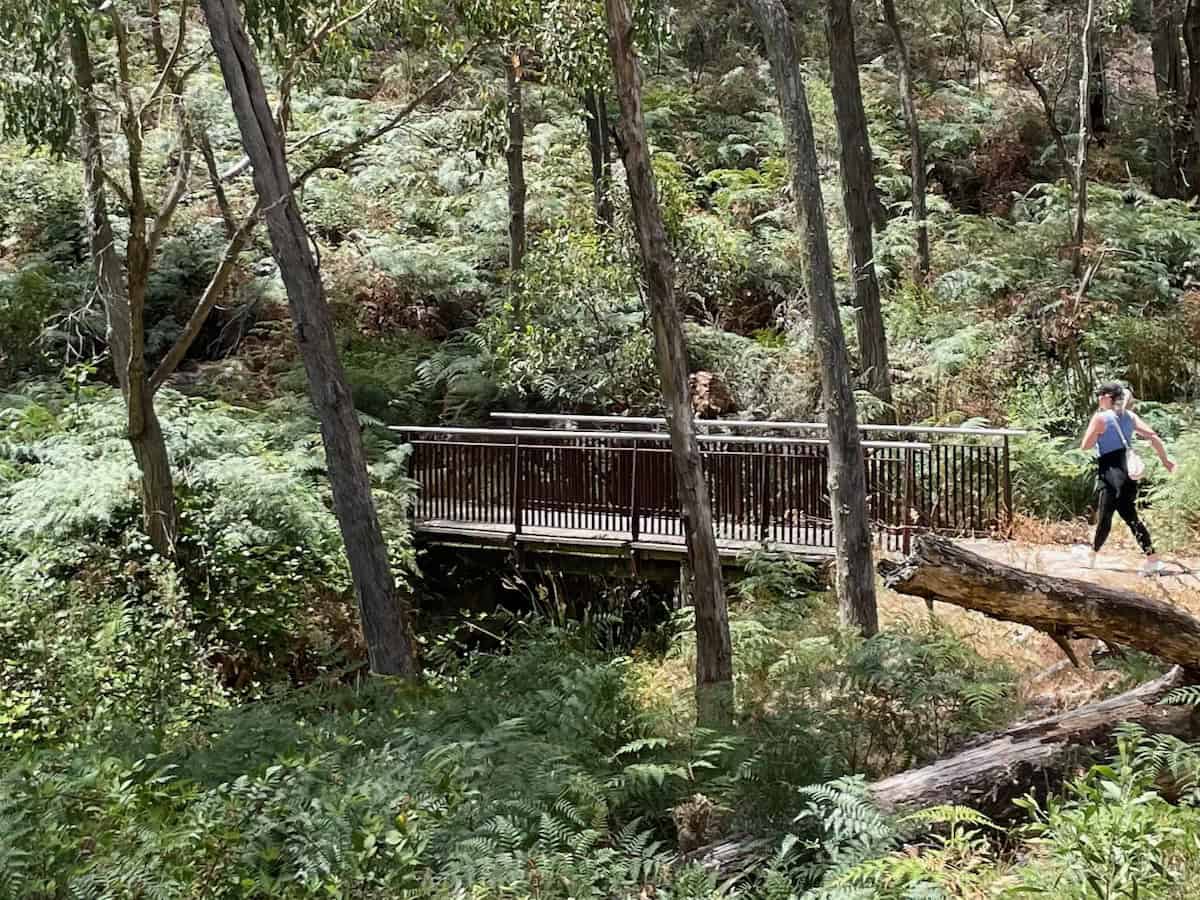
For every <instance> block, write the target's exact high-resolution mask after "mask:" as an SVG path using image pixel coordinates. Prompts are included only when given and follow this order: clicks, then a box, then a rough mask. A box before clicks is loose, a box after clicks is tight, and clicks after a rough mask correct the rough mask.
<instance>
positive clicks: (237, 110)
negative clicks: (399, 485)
mask: <svg viewBox="0 0 1200 900" xmlns="http://www.w3.org/2000/svg"><path fill="white" fill-rule="evenodd" d="M202 5H203V8H204V14H205V18H206V19H207V20H208V28H209V33H210V35H211V38H212V45H213V50H214V51H215V52H216V55H217V59H218V61H219V63H220V66H221V73H222V75H223V76H224V79H225V86H226V88H227V89H228V92H229V96H230V100H231V102H232V105H233V111H234V115H235V116H236V118H237V120H238V127H239V129H240V131H241V134H242V143H243V146H244V148H245V150H246V155H247V156H248V157H249V158H250V160H251V162H252V164H253V169H254V185H255V189H256V191H257V193H258V198H259V203H260V205H261V208H262V210H263V216H264V217H265V218H266V222H267V229H268V232H269V234H270V237H271V246H272V251H273V255H274V257H275V260H276V262H277V263H278V264H279V271H280V275H281V277H282V278H283V281H284V287H285V288H286V290H287V294H288V305H289V307H290V309H291V314H292V322H293V326H294V328H295V333H296V340H297V343H298V345H299V348H300V355H301V357H302V358H303V360H304V368H305V371H306V373H307V375H308V384H309V392H310V394H311V396H312V401H313V405H314V407H315V408H316V412H317V417H318V419H319V420H320V423H321V437H322V439H323V441H324V444H325V458H326V461H327V464H328V469H329V481H330V485H331V487H332V489H333V507H334V512H335V514H336V515H337V520H338V524H339V525H340V526H341V531H342V537H343V539H344V540H345V543H346V555H347V557H348V558H349V562H350V571H351V575H352V577H353V579H354V587H355V593H356V594H357V595H358V603H359V608H360V610H361V614H362V624H363V633H364V636H365V638H366V642H367V647H368V652H369V654H370V661H371V669H372V671H374V672H377V673H380V674H387V675H403V676H407V677H415V675H416V673H417V661H416V654H415V648H414V643H413V639H412V635H411V634H410V632H409V609H408V603H407V600H406V599H405V598H403V597H402V596H401V595H400V594H399V593H398V592H397V590H396V583H395V580H394V578H393V576H392V571H391V567H390V565H389V562H388V552H387V545H386V544H385V543H384V539H383V533H382V530H381V529H380V526H379V518H378V515H377V514H376V511H375V501H374V498H373V497H372V496H371V485H370V479H369V475H368V472H367V463H366V458H365V454H364V451H363V444H362V435H361V433H360V430H359V422H358V417H357V415H356V413H355V410H354V404H353V402H352V400H351V396H350V391H349V388H348V387H347V385H346V374H345V371H344V370H343V368H342V363H341V360H340V359H339V357H338V353H337V346H336V343H335V339H334V332H333V321H332V318H331V316H330V313H329V307H328V306H327V304H326V302H325V292H324V288H323V287H322V284H321V276H320V273H319V272H318V271H317V266H316V261H315V260H314V258H313V253H312V249H311V248H310V246H309V238H308V233H307V231H306V230H305V227H304V222H303V220H302V219H301V218H300V213H299V210H298V209H297V206H296V202H295V197H294V194H293V191H292V179H291V176H290V174H289V172H288V167H287V160H286V158H285V154H284V146H283V140H282V137H281V136H280V134H279V131H278V129H277V127H276V123H275V120H274V118H273V116H272V114H271V108H270V105H269V104H268V102H267V94H266V89H265V87H264V85H263V80H262V75H261V74H260V72H259V68H258V62H257V60H256V59H255V54H254V50H253V48H252V47H251V44H250V40H249V38H248V37H247V36H246V32H245V29H244V27H243V25H242V20H241V15H240V13H239V11H238V8H237V3H236V0H203V2H202Z"/></svg>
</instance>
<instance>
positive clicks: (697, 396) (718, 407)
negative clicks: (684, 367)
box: [688, 372, 737, 419]
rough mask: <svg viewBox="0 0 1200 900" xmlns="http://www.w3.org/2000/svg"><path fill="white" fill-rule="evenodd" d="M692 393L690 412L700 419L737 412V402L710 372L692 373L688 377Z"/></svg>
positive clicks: (723, 383)
mask: <svg viewBox="0 0 1200 900" xmlns="http://www.w3.org/2000/svg"><path fill="white" fill-rule="evenodd" d="M688 386H689V388H690V389H691V393H692V410H693V411H694V412H695V413H696V415H697V417H699V418H701V419H715V418H717V417H718V416H724V415H728V414H729V413H734V412H737V401H736V400H734V399H733V394H732V393H730V391H729V388H728V387H726V385H725V382H723V381H722V380H721V379H720V378H719V377H718V376H716V375H714V374H713V373H712V372H693V373H692V374H691V375H689V376H688Z"/></svg>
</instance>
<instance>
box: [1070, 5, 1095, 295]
mask: <svg viewBox="0 0 1200 900" xmlns="http://www.w3.org/2000/svg"><path fill="white" fill-rule="evenodd" d="M1095 26H1096V0H1087V6H1086V11H1085V12H1084V20H1083V26H1082V29H1081V31H1080V38H1079V40H1080V48H1079V49H1080V57H1079V58H1080V69H1081V72H1080V75H1079V144H1078V146H1077V147H1076V149H1075V221H1074V227H1073V229H1072V240H1071V273H1072V274H1073V275H1074V276H1075V278H1076V279H1079V278H1081V277H1082V276H1083V236H1084V229H1085V228H1086V226H1087V206H1088V187H1087V169H1088V139H1089V137H1090V134H1091V127H1090V119H1091V116H1090V114H1089V113H1090V99H1091V89H1092V74H1091V66H1092V45H1093V43H1094V40H1095ZM1081 290H1082V289H1081Z"/></svg>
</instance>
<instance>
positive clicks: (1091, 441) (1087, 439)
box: [1079, 413, 1104, 450]
mask: <svg viewBox="0 0 1200 900" xmlns="http://www.w3.org/2000/svg"><path fill="white" fill-rule="evenodd" d="M1102 434H1104V416H1102V415H1101V414H1100V413H1096V414H1095V415H1094V416H1092V421H1091V422H1089V423H1088V430H1087V432H1086V433H1085V434H1084V436H1083V442H1082V443H1081V444H1080V445H1079V449H1080V450H1091V449H1092V448H1093V447H1095V446H1096V441H1098V440H1100V435H1102Z"/></svg>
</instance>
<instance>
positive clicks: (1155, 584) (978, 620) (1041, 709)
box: [879, 529, 1200, 715]
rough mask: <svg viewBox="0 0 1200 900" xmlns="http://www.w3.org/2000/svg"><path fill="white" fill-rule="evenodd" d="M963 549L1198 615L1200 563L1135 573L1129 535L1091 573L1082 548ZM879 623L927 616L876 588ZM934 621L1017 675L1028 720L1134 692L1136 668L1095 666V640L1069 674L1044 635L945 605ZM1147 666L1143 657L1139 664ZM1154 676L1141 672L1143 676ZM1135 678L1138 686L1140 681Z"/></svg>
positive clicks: (1011, 545) (1020, 544) (1173, 563)
mask: <svg viewBox="0 0 1200 900" xmlns="http://www.w3.org/2000/svg"><path fill="white" fill-rule="evenodd" d="M962 545H963V546H965V547H967V548H968V549H970V550H972V551H974V552H976V553H979V554H980V555H982V556H986V557H988V558H989V559H994V560H996V561H998V562H1003V563H1006V564H1008V565H1012V566H1016V567H1018V568H1022V569H1026V570H1028V571H1030V572H1040V573H1043V574H1046V575H1055V576H1059V577H1063V578H1077V579H1081V580H1086V581H1095V582H1097V583H1100V584H1103V585H1107V586H1109V587H1113V588H1120V589H1123V590H1129V591H1135V592H1137V593H1141V594H1144V595H1147V596H1153V597H1157V598H1160V599H1163V600H1167V601H1169V602H1171V603H1174V604H1176V605H1177V606H1180V607H1183V608H1185V609H1187V610H1188V611H1189V612H1192V613H1194V614H1196V615H1200V559H1196V558H1191V557H1177V556H1172V555H1169V554H1164V555H1163V557H1162V559H1163V562H1164V563H1165V564H1166V565H1167V572H1166V573H1165V574H1164V575H1162V576H1160V577H1156V578H1146V577H1143V576H1142V575H1140V574H1139V573H1138V568H1139V566H1141V564H1142V557H1141V555H1140V554H1139V553H1138V552H1137V549H1136V547H1135V546H1134V544H1133V541H1132V539H1131V538H1129V537H1128V535H1125V534H1121V535H1117V534H1116V533H1115V529H1114V535H1113V538H1112V539H1110V543H1109V545H1108V546H1106V547H1105V549H1104V551H1103V552H1101V553H1100V554H1099V555H1098V556H1097V558H1096V565H1095V567H1094V568H1089V567H1088V564H1087V547H1086V546H1085V545H1083V544H1075V545H1068V544H1063V543H1042V542H1034V541H1025V540H1012V541H992V540H972V541H963V542H962ZM879 603H880V617H881V620H882V622H883V624H884V625H886V624H888V623H890V622H895V621H898V620H904V619H910V620H911V619H912V618H913V617H914V616H919V615H923V614H924V613H925V604H924V601H922V600H919V599H916V598H913V597H905V596H902V595H900V594H897V593H894V592H892V591H889V590H886V589H884V590H882V591H881V594H880V598H879ZM933 615H935V616H936V617H937V618H938V619H939V620H940V621H941V622H942V623H944V624H947V625H949V626H950V628H951V629H952V630H953V631H954V632H955V633H956V634H958V635H959V636H960V637H962V638H963V639H964V640H965V641H967V643H969V644H970V645H971V646H973V647H974V648H975V649H976V650H977V651H978V652H979V653H980V654H981V655H983V656H984V657H987V658H989V659H996V660H1002V661H1003V662H1005V663H1007V664H1008V665H1009V666H1011V667H1012V668H1013V669H1014V670H1015V671H1016V672H1017V673H1018V675H1019V678H1020V682H1019V686H1020V692H1021V699H1022V700H1023V702H1024V703H1025V704H1026V705H1027V707H1028V709H1029V712H1030V714H1031V715H1035V714H1039V713H1045V714H1051V713H1055V712H1058V711H1060V710H1065V709H1070V708H1072V707H1075V706H1080V705H1082V704H1084V703H1088V702H1090V701H1092V700H1096V699H1100V698H1101V697H1103V696H1106V695H1109V694H1111V693H1112V692H1113V691H1114V690H1117V689H1118V688H1121V689H1123V688H1127V687H1130V686H1132V685H1131V683H1130V675H1131V674H1134V675H1137V674H1139V673H1138V672H1137V669H1136V667H1137V666H1140V665H1142V664H1143V663H1142V661H1141V660H1138V659H1137V657H1132V660H1133V662H1132V665H1133V666H1134V667H1135V668H1134V669H1133V671H1131V668H1130V665H1126V666H1125V667H1116V668H1110V667H1108V666H1107V665H1101V666H1099V667H1097V666H1095V665H1093V664H1092V662H1091V653H1092V651H1093V650H1094V649H1096V648H1097V646H1099V642H1098V641H1094V640H1080V641H1074V642H1073V645H1074V648H1075V652H1076V655H1077V656H1078V657H1079V659H1080V662H1081V664H1082V667H1081V668H1078V669H1076V668H1074V667H1073V666H1072V665H1071V663H1070V662H1069V661H1068V660H1067V659H1066V658H1065V655H1064V654H1063V652H1062V650H1061V649H1059V647H1058V646H1057V645H1056V644H1055V643H1054V642H1053V641H1052V640H1051V639H1050V638H1049V637H1047V636H1046V635H1045V634H1043V633H1042V632H1040V631H1037V630H1035V629H1033V628H1030V627H1028V626H1026V625H1020V624H1017V623H1014V622H1001V621H997V620H994V619H989V618H987V617H986V616H984V615H982V614H981V613H977V612H974V611H971V610H965V609H960V608H959V607H957V606H952V605H950V604H946V603H936V604H934V609H933ZM1145 661H1146V663H1149V662H1150V661H1149V658H1148V657H1147V658H1145ZM1154 674H1155V672H1154V671H1153V670H1151V669H1150V668H1148V667H1147V671H1146V672H1145V673H1144V676H1145V678H1150V677H1153V675H1154ZM1135 680H1143V679H1142V678H1141V677H1138V678H1136V679H1135Z"/></svg>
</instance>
